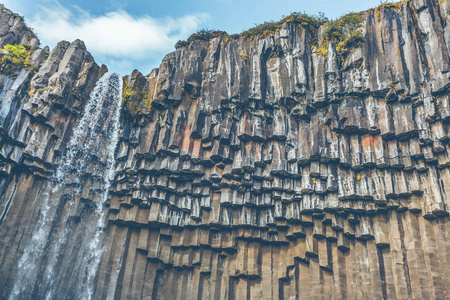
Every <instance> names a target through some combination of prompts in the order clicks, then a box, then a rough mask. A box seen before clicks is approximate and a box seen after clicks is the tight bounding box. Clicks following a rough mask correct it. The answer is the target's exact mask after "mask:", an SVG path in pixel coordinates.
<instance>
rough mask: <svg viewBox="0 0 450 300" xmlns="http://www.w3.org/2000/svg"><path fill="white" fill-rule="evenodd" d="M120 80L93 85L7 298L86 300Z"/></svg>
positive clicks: (98, 249) (99, 249)
mask: <svg viewBox="0 0 450 300" xmlns="http://www.w3.org/2000/svg"><path fill="white" fill-rule="evenodd" d="M121 101H122V79H121V77H120V76H119V75H118V74H115V73H107V74H105V75H103V76H102V78H100V80H99V81H98V82H97V84H96V86H95V88H94V90H93V92H92V93H91V95H90V100H89V102H88V103H87V105H86V107H85V111H84V115H83V117H82V118H81V120H80V121H79V123H78V125H77V127H76V128H75V130H74V132H73V136H72V139H71V140H70V142H69V144H68V149H67V152H66V153H65V155H64V156H63V157H62V158H61V162H60V164H59V167H58V169H57V171H56V173H55V175H54V176H53V182H52V183H49V184H48V185H47V187H46V188H45V191H43V192H42V205H41V209H40V215H39V217H38V221H37V223H36V224H35V226H34V230H33V232H32V238H31V239H30V240H29V242H28V244H26V245H25V247H24V248H23V249H24V252H23V254H22V256H21V257H20V259H19V261H18V266H17V274H16V279H15V282H14V286H13V289H12V293H11V295H10V299H38V298H39V299H44V298H45V299H90V298H91V297H92V293H93V282H94V279H95V275H96V272H97V269H98V266H99V263H100V259H101V257H102V254H103V250H104V247H103V243H102V232H103V229H104V227H105V223H106V220H105V218H106V209H105V208H104V206H103V203H105V202H106V200H107V197H108V190H109V188H110V185H111V182H112V180H113V178H114V166H115V157H114V151H115V149H116V145H117V142H118V138H119V134H118V131H119V117H120V106H121Z"/></svg>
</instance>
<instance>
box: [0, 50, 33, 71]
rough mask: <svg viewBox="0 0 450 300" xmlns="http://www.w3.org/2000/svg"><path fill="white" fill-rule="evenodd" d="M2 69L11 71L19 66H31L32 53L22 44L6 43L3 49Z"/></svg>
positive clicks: (0, 68) (0, 69)
mask: <svg viewBox="0 0 450 300" xmlns="http://www.w3.org/2000/svg"><path fill="white" fill-rule="evenodd" d="M0 52H1V61H2V64H1V67H0V71H1V72H2V73H3V72H9V71H12V70H14V69H18V68H29V67H30V64H29V61H30V57H31V53H30V51H28V50H27V48H25V47H24V46H22V45H5V47H3V48H2V49H1V50H0Z"/></svg>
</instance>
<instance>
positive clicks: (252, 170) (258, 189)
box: [0, 0, 450, 299]
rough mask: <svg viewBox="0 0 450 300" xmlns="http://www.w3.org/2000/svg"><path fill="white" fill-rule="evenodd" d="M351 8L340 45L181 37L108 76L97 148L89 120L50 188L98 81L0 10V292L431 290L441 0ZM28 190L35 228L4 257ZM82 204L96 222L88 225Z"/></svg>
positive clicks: (301, 28) (72, 47) (439, 293)
mask: <svg viewBox="0 0 450 300" xmlns="http://www.w3.org/2000/svg"><path fill="white" fill-rule="evenodd" d="M358 16H359V18H360V23H359V24H358V26H357V29H356V30H357V34H355V35H351V36H350V37H351V38H353V37H356V38H357V39H358V42H355V43H351V42H350V41H352V40H350V39H349V40H347V41H346V42H345V41H344V42H341V43H338V42H337V41H336V39H335V40H333V39H329V38H326V35H327V30H328V29H327V28H329V27H327V26H329V25H327V24H322V25H320V26H318V27H317V28H315V27H313V26H306V25H307V24H297V23H295V22H287V23H285V24H284V25H282V26H281V27H280V28H279V30H276V31H275V32H273V34H265V35H260V36H253V37H249V36H243V35H240V36H225V35H221V36H218V37H211V38H209V39H195V40H193V41H189V43H187V42H186V43H181V44H180V45H181V47H179V48H178V49H177V50H176V51H175V52H173V53H170V54H168V55H167V56H166V57H165V58H164V60H163V61H162V63H161V66H160V67H159V68H158V69H155V70H153V71H152V72H151V73H150V74H149V75H147V76H144V75H142V74H141V73H140V72H139V71H137V70H135V71H134V72H133V73H132V74H131V75H129V76H126V77H124V82H123V90H122V98H123V99H122V110H121V116H120V122H119V125H118V127H119V128H118V129H117V128H116V127H114V126H113V125H108V126H109V127H108V128H109V129H108V130H109V131H111V128H113V129H114V128H116V130H115V131H114V132H115V133H116V134H118V142H117V147H116V149H115V153H114V157H113V158H110V157H109V154H110V153H111V151H108V149H109V148H111V147H112V146H111V147H109V146H108V147H109V148H108V147H106V146H105V147H102V145H103V144H104V143H106V145H115V144H116V141H115V139H114V138H113V137H112V136H111V135H110V134H104V133H102V132H103V131H102V130H100V129H99V130H93V132H95V134H98V138H96V135H95V134H94V133H92V134H93V135H92V145H91V144H89V151H87V150H86V151H87V152H85V151H80V152H82V154H76V155H75V156H74V157H81V161H82V162H80V163H82V165H83V168H82V171H80V170H79V169H77V166H75V165H73V167H74V168H72V169H70V170H69V169H68V170H67V172H66V173H65V175H67V178H68V179H67V180H65V181H64V184H61V183H60V182H58V180H57V179H58V176H55V173H57V171H58V170H60V169H61V165H64V164H67V159H68V157H69V158H70V155H68V154H67V153H68V152H70V151H75V150H73V149H74V145H75V144H74V142H73V141H74V140H75V141H78V140H77V139H76V133H75V132H76V131H77V128H79V126H81V125H80V124H82V122H83V121H82V120H83V116H85V115H86V114H87V113H92V110H90V109H85V108H86V107H89V105H92V104H91V102H92V101H94V99H97V98H98V97H97V98H96V96H95V95H98V93H96V92H95V90H97V89H99V84H101V82H103V81H104V80H105V79H104V76H113V75H108V74H107V75H104V74H105V73H106V72H107V68H106V67H105V66H101V67H100V66H98V65H97V64H96V63H95V62H94V60H93V58H92V56H91V55H90V54H89V52H87V50H86V48H85V46H84V44H83V42H81V41H75V42H73V43H68V42H61V43H59V44H58V45H57V46H56V47H55V48H54V49H53V50H52V51H51V53H47V51H48V50H49V49H46V48H44V49H40V48H39V41H38V40H37V38H36V37H34V35H33V34H32V33H31V31H30V30H29V29H28V28H27V27H26V26H25V24H24V23H23V20H22V19H21V18H20V17H18V16H16V15H14V14H13V13H11V12H10V11H8V10H7V9H5V8H1V11H0V46H1V47H4V46H5V45H23V46H24V47H25V49H26V51H28V54H29V55H28V57H27V61H26V63H19V62H18V61H17V60H16V61H14V60H12V61H11V60H3V58H2V63H3V64H2V74H1V75H0V85H1V87H2V89H1V91H0V131H1V137H0V146H1V149H0V159H1V160H0V191H1V192H0V298H6V299H7V298H14V297H16V296H17V295H19V297H20V295H21V296H22V297H28V298H36V299H41V298H45V297H49V295H50V296H51V297H54V298H55V299H79V298H81V296H82V297H84V298H91V297H92V298H93V299H306V298H307V299H311V298H318V297H321V298H326V299H328V298H335V299H347V298H349V299H412V298H418V299H446V298H448V295H450V268H449V267H448V266H449V264H450V242H449V241H450V219H449V212H450V203H449V201H450V145H449V138H448V137H449V128H448V127H449V124H450V93H449V92H450V78H449V77H450V72H449V71H450V58H449V53H450V50H449V47H450V2H448V1H447V0H414V1H404V2H400V3H397V4H388V5H383V6H381V7H379V8H377V9H373V10H369V11H366V12H363V13H361V14H358ZM358 20H359V19H358ZM358 22H359V21H358ZM347 34H348V32H347ZM355 40H356V39H354V40H353V41H355ZM330 41H331V42H330ZM343 49H344V50H345V51H344V50H343ZM7 55H9V54H8V53H5V52H3V53H2V57H3V56H7ZM100 78H102V79H100ZM117 86H119V85H117ZM94 87H95V90H94ZM118 89H120V88H118ZM92 91H94V92H93V93H92ZM115 92H117V89H115ZM108 108H109V109H110V110H111V112H108V113H105V114H104V116H103V115H102V116H103V117H99V119H100V120H103V119H104V120H103V121H101V122H106V121H105V120H108V122H112V121H109V120H113V119H114V118H113V115H114V113H113V112H112V111H113V108H112V107H109V106H104V107H103V108H102V109H103V110H108ZM99 122H100V121H99ZM99 124H101V126H103V124H104V123H99ZM105 124H106V123H105ZM108 124H109V123H108ZM111 124H112V123H111ZM99 126H100V125H99ZM104 126H106V125H104ZM111 126H112V127H111ZM106 127H107V126H106ZM106 127H105V128H106ZM108 130H106V129H105V130H104V131H105V132H108ZM109 133H111V132H109ZM81 140H83V141H84V140H85V139H84V138H81V139H80V147H82V145H85V144H86V143H85V142H83V141H81ZM83 143H84V144H83ZM75 148H76V147H75ZM71 149H72V150H71ZM69 154H70V153H69ZM72 159H73V157H72ZM111 163H114V167H115V171H114V176H113V179H112V181H111V182H109V181H108V182H106V181H105V180H106V179H104V177H105V176H106V175H105V174H104V173H102V172H105V171H104V170H106V169H107V166H108V164H111ZM105 168H106V169H105ZM102 178H103V179H102ZM105 182H106V183H105ZM52 184H53V185H54V186H56V187H57V188H55V187H54V188H52V189H50V188H49V186H50V185H52ZM58 187H59V188H58ZM105 189H109V193H106V192H105ZM49 191H50V192H49ZM49 193H50V196H49ZM101 195H104V197H103V196H101ZM45 197H51V199H53V200H52V201H53V202H54V203H55V205H56V207H54V209H53V210H54V212H53V213H52V218H51V220H50V222H48V224H47V226H48V228H49V229H48V232H47V233H46V235H47V236H48V239H47V240H45V241H44V243H41V244H42V247H43V250H42V251H41V252H42V253H41V254H40V255H39V256H38V258H37V259H36V260H34V261H30V260H28V261H26V260H24V259H22V260H21V258H22V257H27V256H26V253H27V251H28V250H27V248H29V246H27V245H29V243H30V241H33V237H34V236H35V235H34V232H35V231H36V228H35V227H36V224H40V223H39V222H41V223H42V221H40V220H41V219H42V215H43V212H42V211H43V210H44V208H43V203H44V199H46V198H45ZM105 199H106V200H105ZM104 201H105V203H103V202H104ZM102 203H103V205H102ZM95 208H97V209H95ZM98 210H103V214H104V215H105V216H106V217H107V220H104V223H102V222H103V219H102V220H101V221H102V222H99V223H98V222H97V223H92V224H95V225H92V224H91V223H90V222H91V221H89V220H90V219H92V218H93V217H94V218H95V216H97V217H98V216H103V214H98V213H97V214H96V213H95V212H96V211H98ZM86 224H91V225H89V226H86ZM92 226H96V227H98V228H97V230H95V233H96V234H97V240H96V243H98V247H97V248H96V249H93V250H92V247H84V246H83V245H86V244H89V243H90V242H91V240H90V236H92V235H89V234H88V233H86V231H85V229H86V228H89V227H92ZM100 229H101V231H99V230H100ZM60 231H64V234H66V235H65V236H63V235H62V234H59V233H58V232H60ZM99 232H100V235H101V236H98V234H99ZM58 239H62V240H64V242H63V243H61V242H60V241H59V240H58ZM91 244H92V243H91ZM55 245H57V247H56V248H55ZM60 245H61V246H60ZM80 249H81V250H80ZM99 249H101V250H103V251H101V255H100V256H99V259H100V258H101V261H100V262H99V263H98V264H97V265H96V264H93V266H91V267H90V269H89V270H86V268H85V266H84V265H83V264H84V263H85V262H86V260H83V257H84V256H86V255H88V254H89V251H90V250H92V251H94V250H95V251H99ZM58 250H60V253H58ZM23 261H26V263H29V264H33V267H29V268H28V269H27V266H26V264H24V263H21V262H23ZM49 265H51V266H52V268H51V270H50V271H49V268H48V266H49ZM23 268H25V269H23ZM23 270H31V271H32V274H30V275H27V277H26V278H27V281H29V282H27V283H26V284H24V285H21V282H20V281H19V280H20V278H22V277H21V276H20V274H22V273H23ZM33 272H34V273H33ZM86 272H90V273H92V274H93V276H91V277H92V278H91V277H89V276H88V277H86V276H85V273H86ZM52 276H53V277H52ZM55 277H56V278H55ZM17 286H22V288H19V289H17ZM83 289H88V291H87V292H85V291H84V290H83Z"/></svg>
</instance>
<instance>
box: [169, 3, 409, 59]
mask: <svg viewBox="0 0 450 300" xmlns="http://www.w3.org/2000/svg"><path fill="white" fill-rule="evenodd" d="M405 2H406V1H401V2H397V3H384V4H382V5H380V6H378V7H377V8H375V9H370V10H367V11H363V12H359V13H349V14H346V15H344V16H342V17H340V18H339V19H337V20H329V19H328V18H327V17H325V16H324V15H323V13H319V14H318V15H313V16H310V15H307V14H305V13H297V12H296V13H292V14H290V15H289V16H287V17H283V18H282V19H281V20H280V21H278V22H275V21H271V22H265V23H263V24H260V25H257V26H255V27H253V28H250V29H248V30H246V31H244V32H242V33H240V34H234V35H228V34H227V33H226V32H225V31H218V30H207V29H202V30H200V31H198V32H197V33H194V34H192V35H191V36H190V37H189V38H188V39H187V40H186V41H178V42H177V43H176V45H175V48H176V49H178V48H181V47H185V46H189V45H190V44H191V43H192V42H194V41H197V40H203V41H209V40H210V39H212V38H215V37H220V38H221V39H222V40H223V41H224V42H227V41H228V40H230V39H235V38H244V39H253V38H255V37H258V38H266V37H268V36H271V35H274V34H275V33H277V32H278V31H279V30H280V28H281V26H282V25H283V24H285V23H293V24H295V25H297V26H298V27H299V28H305V29H308V31H309V32H310V34H311V36H312V41H311V42H312V47H315V48H316V53H318V54H321V55H323V56H324V57H326V56H327V55H328V45H329V43H333V44H334V45H335V46H336V50H337V52H338V53H339V54H340V55H341V56H342V57H343V58H344V57H346V56H347V55H348V54H349V53H350V51H351V50H352V49H355V48H358V47H360V46H361V45H362V44H363V43H364V42H365V40H364V36H363V33H362V25H363V22H364V15H365V14H367V13H368V12H372V13H373V12H375V15H376V16H377V18H378V20H379V19H380V12H381V11H382V10H397V11H398V10H399V9H400V8H401V7H402V5H403V4H404V3H405ZM320 28H322V33H321V35H320V37H319V31H320V30H319V29H320ZM319 39H320V40H319Z"/></svg>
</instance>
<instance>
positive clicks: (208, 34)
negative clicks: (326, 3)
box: [175, 12, 328, 49]
mask: <svg viewBox="0 0 450 300" xmlns="http://www.w3.org/2000/svg"><path fill="white" fill-rule="evenodd" d="M327 21H328V19H327V18H326V17H325V16H324V15H323V14H319V15H318V16H309V15H307V14H305V13H297V12H295V13H292V14H290V15H289V16H287V17H283V19H281V20H280V21H278V22H275V21H271V22H264V23H263V24H259V25H256V26H255V27H253V28H250V29H248V30H246V31H244V32H242V33H240V34H233V35H228V33H226V32H225V31H219V30H214V29H201V30H199V31H197V32H196V33H194V34H192V35H191V36H190V37H189V38H188V39H187V40H186V41H178V42H177V43H176V44H175V49H178V48H181V47H185V46H189V45H190V44H191V43H192V42H194V41H196V40H202V41H209V40H211V39H213V38H215V37H221V38H222V39H224V40H225V41H228V39H230V38H237V37H243V38H254V37H256V36H258V37H260V38H266V37H268V36H270V35H273V34H275V33H276V32H277V31H278V30H279V29H280V28H281V26H282V25H283V24H284V23H289V22H291V23H294V24H297V25H298V26H299V27H302V28H307V29H309V31H310V33H311V34H312V36H313V43H314V42H316V41H317V29H318V28H319V27H320V26H321V25H322V24H325V23H326V22H327Z"/></svg>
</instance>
